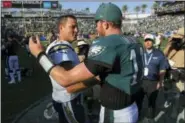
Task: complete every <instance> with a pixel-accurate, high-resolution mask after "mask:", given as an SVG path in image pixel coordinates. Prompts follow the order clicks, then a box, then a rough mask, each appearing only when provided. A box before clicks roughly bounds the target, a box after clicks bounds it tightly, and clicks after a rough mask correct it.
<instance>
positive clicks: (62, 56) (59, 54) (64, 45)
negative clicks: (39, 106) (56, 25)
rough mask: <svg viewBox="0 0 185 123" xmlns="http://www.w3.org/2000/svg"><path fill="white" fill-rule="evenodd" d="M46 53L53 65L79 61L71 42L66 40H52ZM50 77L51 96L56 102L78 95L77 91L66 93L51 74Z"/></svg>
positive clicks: (74, 63)
mask: <svg viewBox="0 0 185 123" xmlns="http://www.w3.org/2000/svg"><path fill="white" fill-rule="evenodd" d="M46 54H47V55H48V57H49V58H50V60H51V61H52V62H53V63H54V64H55V65H59V64H60V63H62V62H64V61H71V62H72V63H73V66H76V65H77V64H79V63H80V62H79V59H78V55H77V54H76V52H75V51H74V49H73V48H72V46H71V44H70V43H68V42H67V41H54V42H52V43H51V44H50V45H49V46H48V47H47V49H46ZM50 79H51V83H52V86H53V93H52V98H53V100H55V101H56V102H68V101H70V100H73V99H74V98H75V97H76V96H78V95H79V93H73V94H70V93H68V92H67V90H66V89H65V88H64V87H62V86H61V85H59V84H58V83H57V82H56V81H55V80H54V79H53V78H52V77H51V76H50Z"/></svg>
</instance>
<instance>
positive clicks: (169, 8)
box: [155, 1, 185, 13]
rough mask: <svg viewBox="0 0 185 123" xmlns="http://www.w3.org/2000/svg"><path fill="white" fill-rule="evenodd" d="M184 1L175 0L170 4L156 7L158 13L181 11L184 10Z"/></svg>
mask: <svg viewBox="0 0 185 123" xmlns="http://www.w3.org/2000/svg"><path fill="white" fill-rule="evenodd" d="M184 10H185V9H184V2H182V1H173V2H171V3H170V4H169V3H168V4H164V5H163V6H159V7H157V8H156V10H155V12H156V13H170V12H179V11H184Z"/></svg>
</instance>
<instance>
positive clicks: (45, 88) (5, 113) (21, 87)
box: [1, 39, 167, 123]
mask: <svg viewBox="0 0 185 123" xmlns="http://www.w3.org/2000/svg"><path fill="white" fill-rule="evenodd" d="M140 41H141V42H143V39H140ZM47 43H48V42H42V44H43V45H46V44H47ZM166 43H167V40H164V41H163V43H162V46H161V47H162V50H163V49H164V46H165V45H166ZM73 46H74V45H73ZM18 55H19V61H20V66H21V67H26V68H32V69H33V75H32V76H31V77H25V78H22V82H21V83H16V84H13V85H9V84H8V80H6V79H5V78H4V76H5V73H4V61H1V71H2V72H1V89H2V91H1V93H2V98H1V104H2V105H1V107H2V112H1V113H2V115H1V118H2V123H10V122H11V121H12V120H13V118H15V116H16V115H17V114H18V113H20V112H21V111H22V110H23V109H26V108H27V107H28V106H29V105H31V104H32V103H34V102H35V101H37V100H39V99H41V98H42V97H44V96H46V95H48V94H50V93H51V84H50V81H49V77H48V75H47V74H46V73H45V72H44V71H43V70H42V68H41V66H40V65H39V64H38V63H37V61H36V59H35V58H34V57H33V56H32V57H28V55H27V53H26V50H25V49H23V48H20V50H19V53H18Z"/></svg>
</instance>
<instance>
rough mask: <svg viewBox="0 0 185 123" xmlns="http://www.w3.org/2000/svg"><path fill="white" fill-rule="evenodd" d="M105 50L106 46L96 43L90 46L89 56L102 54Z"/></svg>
mask: <svg viewBox="0 0 185 123" xmlns="http://www.w3.org/2000/svg"><path fill="white" fill-rule="evenodd" d="M104 50H105V47H104V46H100V45H94V46H92V47H91V48H90V50H89V54H88V56H90V57H93V56H97V55H99V54H101V53H102V52H103V51H104Z"/></svg>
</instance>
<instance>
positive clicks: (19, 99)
mask: <svg viewBox="0 0 185 123" xmlns="http://www.w3.org/2000/svg"><path fill="white" fill-rule="evenodd" d="M18 55H19V62H20V66H21V67H25V68H32V69H33V75H32V76H31V77H24V78H22V82H21V83H16V84H12V85H9V84H8V80H6V79H5V78H4V76H5V73H4V61H2V60H1V71H2V72H1V89H2V91H1V94H2V95H1V96H2V97H1V107H2V111H1V113H2V115H1V118H2V123H10V122H11V121H12V120H13V118H15V116H16V115H17V114H18V113H20V112H21V111H22V110H23V109H26V108H27V107H28V106H29V105H31V104H32V103H34V102H35V101H37V100H39V99H40V98H42V97H44V96H46V95H48V94H49V93H51V84H50V81H49V77H48V75H47V74H46V73H45V72H44V71H43V70H42V68H41V66H40V65H38V63H37V61H36V59H35V58H34V57H28V55H27V53H26V50H25V49H23V48H20V49H19V53H18Z"/></svg>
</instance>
